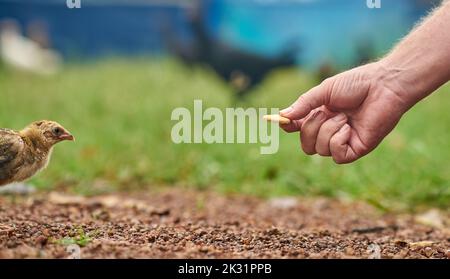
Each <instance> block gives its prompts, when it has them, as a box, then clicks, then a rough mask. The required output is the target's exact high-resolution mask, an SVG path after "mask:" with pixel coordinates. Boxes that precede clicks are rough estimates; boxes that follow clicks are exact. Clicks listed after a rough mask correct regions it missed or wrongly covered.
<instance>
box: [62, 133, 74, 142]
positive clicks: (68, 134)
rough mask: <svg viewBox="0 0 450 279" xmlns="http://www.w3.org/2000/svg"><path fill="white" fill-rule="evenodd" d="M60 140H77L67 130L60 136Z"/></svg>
mask: <svg viewBox="0 0 450 279" xmlns="http://www.w3.org/2000/svg"><path fill="white" fill-rule="evenodd" d="M59 139H60V140H70V141H75V137H74V136H72V135H71V134H70V133H68V132H65V133H64V134H62V135H61V136H59Z"/></svg>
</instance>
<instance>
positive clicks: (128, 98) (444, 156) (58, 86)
mask: <svg viewBox="0 0 450 279" xmlns="http://www.w3.org/2000/svg"><path fill="white" fill-rule="evenodd" d="M314 84H315V79H314V78H313V76H311V75H309V74H307V73H302V72H299V71H298V70H282V71H278V72H274V73H273V74H272V75H271V76H270V77H269V78H268V80H266V81H265V82H264V84H263V85H262V86H261V87H259V88H258V89H257V90H256V91H255V92H253V94H252V96H251V97H250V99H249V100H248V102H247V103H246V104H245V105H246V106H254V107H269V108H270V107H279V108H283V107H285V106H286V105H289V104H290V103H291V102H292V101H293V100H295V98H296V97H297V96H298V94H300V93H301V92H305V91H306V90H307V89H309V88H310V87H311V86H313V85H314ZM448 91H449V87H448V86H445V87H444V88H442V89H441V90H440V92H438V93H436V94H434V95H433V96H431V97H430V98H428V99H426V100H425V101H424V102H422V103H420V104H419V105H418V106H416V107H414V108H413V109H412V110H411V111H410V112H409V113H408V114H407V115H406V116H405V117H404V118H403V120H402V121H401V123H400V124H399V126H398V127H397V128H396V129H395V130H394V132H393V133H392V134H391V135H390V136H389V137H388V138H387V139H386V140H385V141H384V142H383V143H382V144H381V146H380V147H379V148H378V149H376V150H375V151H374V152H372V153H371V154H370V155H368V156H367V157H365V158H363V159H362V160H360V161H358V162H356V163H354V164H350V165H343V166H339V165H336V164H334V163H333V162H332V160H331V159H328V158H320V157H317V156H312V157H309V156H305V155H304V154H303V153H302V152H301V151H300V147H299V139H298V135H297V134H284V133H281V134H280V150H279V152H278V153H277V154H273V155H260V154H259V147H260V146H259V145H249V144H216V145H207V144H180V145H175V144H173V143H172V141H171V139H170V132H171V129H172V126H173V124H174V123H175V122H173V121H171V120H170V116H171V112H172V110H173V109H174V108H176V107H180V106H184V107H188V108H192V106H193V100H194V99H202V100H203V106H204V108H205V107H211V106H214V107H219V108H225V107H230V106H233V104H232V102H231V93H230V92H229V90H228V87H227V86H226V85H225V84H223V83H222V82H221V81H219V79H218V78H217V77H216V76H215V75H214V74H213V73H211V72H210V71H208V70H206V69H202V68H193V69H190V68H186V67H184V66H182V65H180V64H178V63H177V62H175V61H173V60H167V59H164V60H160V61H155V60H154V59H153V60H151V59H149V58H135V59H127V60H125V59H105V60H101V61H97V62H91V63H88V64H68V65H67V66H66V67H65V69H64V70H63V71H62V72H61V73H59V74H58V75H56V76H52V77H46V78H43V77H39V76H34V75H30V74H26V73H21V72H16V71H11V70H8V69H5V68H0V96H1V97H0V98H1V101H0V126H1V127H8V128H14V129H20V128H22V127H24V126H25V125H27V124H28V123H29V122H32V121H34V120H39V119H52V120H56V121H58V122H60V123H61V124H63V125H64V126H65V127H66V128H68V129H69V130H70V131H71V132H72V133H73V134H74V135H75V136H76V139H77V141H76V142H75V143H70V142H65V143H62V144H60V145H58V146H57V147H56V150H55V152H54V154H53V159H52V162H51V163H50V165H49V167H48V169H47V170H45V171H44V172H43V173H41V174H40V175H38V176H37V177H35V178H33V179H32V181H31V183H33V184H35V185H37V186H38V187H39V188H40V189H43V190H50V189H58V190H68V191H73V192H76V193H80V194H98V193H104V192H111V191H118V190H120V191H130V190H143V189H148V188H156V189H159V188H160V187H194V188H197V189H213V190H215V191H220V192H225V193H245V194H252V195H258V196H263V197H272V196H284V195H307V196H316V195H325V196H338V197H344V198H351V199H362V200H366V201H369V202H371V203H373V204H374V205H376V206H378V207H380V208H385V209H390V208H393V207H395V208H396V207H406V208H417V207H418V206H422V205H426V206H440V207H448V204H449V202H450V187H449V184H450V182H449V181H450V145H449V142H450V110H449V109H448V106H449V104H450V95H449V92H448Z"/></svg>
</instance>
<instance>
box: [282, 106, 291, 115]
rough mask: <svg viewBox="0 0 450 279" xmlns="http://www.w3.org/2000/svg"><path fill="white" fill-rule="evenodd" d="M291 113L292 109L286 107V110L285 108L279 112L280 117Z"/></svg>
mask: <svg viewBox="0 0 450 279" xmlns="http://www.w3.org/2000/svg"><path fill="white" fill-rule="evenodd" d="M291 111H292V107H288V108H285V109H283V110H281V111H280V114H281V115H286V114H289V113H290V112H291Z"/></svg>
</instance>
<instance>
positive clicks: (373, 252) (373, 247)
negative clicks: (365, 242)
mask: <svg viewBox="0 0 450 279" xmlns="http://www.w3.org/2000/svg"><path fill="white" fill-rule="evenodd" d="M367 252H368V253H370V255H369V259H376V260H378V259H381V248H380V245H378V244H375V243H372V244H370V245H369V247H367Z"/></svg>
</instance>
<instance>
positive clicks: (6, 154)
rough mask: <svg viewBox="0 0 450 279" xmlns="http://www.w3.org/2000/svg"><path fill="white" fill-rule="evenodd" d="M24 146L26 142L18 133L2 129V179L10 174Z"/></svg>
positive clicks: (0, 169)
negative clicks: (12, 164) (13, 163)
mask: <svg viewBox="0 0 450 279" xmlns="http://www.w3.org/2000/svg"><path fill="white" fill-rule="evenodd" d="M23 146H24V142H23V140H22V138H21V137H20V136H19V135H18V134H17V133H16V132H14V131H12V130H8V129H0V179H2V178H3V176H4V175H6V174H7V173H8V172H9V169H10V167H11V163H12V162H13V161H14V159H16V158H17V156H18V154H19V152H20V151H21V150H22V149H23Z"/></svg>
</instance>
